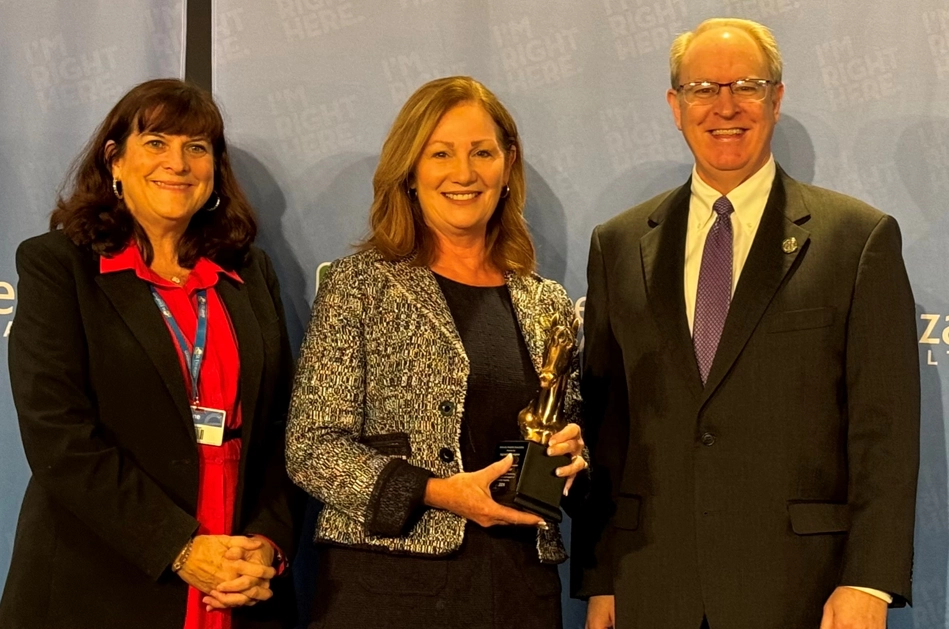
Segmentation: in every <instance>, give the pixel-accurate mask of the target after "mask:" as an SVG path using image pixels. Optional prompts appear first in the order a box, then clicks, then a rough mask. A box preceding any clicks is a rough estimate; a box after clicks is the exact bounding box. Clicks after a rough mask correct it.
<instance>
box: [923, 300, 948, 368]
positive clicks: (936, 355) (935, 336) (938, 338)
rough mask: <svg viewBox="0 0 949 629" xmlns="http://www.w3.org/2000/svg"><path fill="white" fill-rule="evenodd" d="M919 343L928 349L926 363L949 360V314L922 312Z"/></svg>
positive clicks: (931, 363) (933, 364) (935, 363)
mask: <svg viewBox="0 0 949 629" xmlns="http://www.w3.org/2000/svg"><path fill="white" fill-rule="evenodd" d="M919 319H920V321H921V325H920V328H921V329H922V332H921V333H920V336H919V344H920V345H923V346H924V349H926V365H929V366H935V365H939V363H940V362H949V315H941V314H926V313H923V314H920V315H919Z"/></svg>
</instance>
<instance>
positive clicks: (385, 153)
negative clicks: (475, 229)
mask: <svg viewBox="0 0 949 629" xmlns="http://www.w3.org/2000/svg"><path fill="white" fill-rule="evenodd" d="M465 103H477V104H479V105H481V106H482V107H484V110H485V111H486V112H487V113H488V115H489V116H491V118H492V119H493V120H494V123H495V125H496V126H497V129H498V143H499V144H500V145H501V148H502V150H503V151H504V153H505V159H506V160H511V159H513V160H514V161H513V164H512V165H511V174H510V179H509V181H508V187H509V188H510V193H509V194H508V195H507V196H506V197H505V198H502V199H500V200H499V201H498V205H497V207H496V208H495V210H494V214H492V215H491V218H490V219H489V221H488V226H487V233H486V236H485V244H486V247H487V252H488V257H489V259H490V260H491V262H492V263H493V264H494V265H495V266H496V267H497V268H498V269H499V270H501V271H505V272H506V271H510V272H513V273H516V274H518V275H527V274H529V273H531V272H532V271H533V270H534V268H535V267H536V258H535V255H534V244H533V242H532V241H531V237H530V232H528V230H527V222H526V221H525V220H524V202H525V199H526V196H527V192H526V186H525V181H524V165H523V155H524V153H523V151H522V150H521V141H520V137H519V136H518V133H517V125H516V124H514V118H512V117H511V114H510V113H509V112H508V110H507V109H505V107H504V105H502V104H501V102H500V101H499V100H498V98H497V96H495V95H494V94H493V93H492V92H491V90H489V89H488V88H486V87H485V86H484V85H482V84H481V83H479V82H478V81H476V80H475V79H473V78H471V77H468V76H450V77H445V78H441V79H435V80H434V81H429V82H428V83H426V84H425V85H423V86H421V87H420V88H418V89H417V90H416V91H415V93H414V94H412V95H411V96H410V97H409V99H408V100H407V101H406V103H405V105H403V106H402V109H401V111H399V114H398V116H396V118H395V121H394V122H393V123H392V128H391V129H390V130H389V135H388V136H387V137H386V140H385V143H384V144H383V145H382V154H381V155H380V157H379V165H378V166H377V167H376V173H375V176H374V177H373V179H372V187H373V201H372V206H371V208H370V210H369V225H370V230H369V235H368V237H367V238H366V239H365V240H364V241H363V242H362V243H361V244H360V245H359V247H360V248H361V249H370V248H375V249H377V250H378V251H379V252H380V253H381V254H382V255H383V257H384V258H386V259H387V260H390V261H393V260H400V259H403V258H409V257H412V264H415V265H418V266H428V265H429V264H431V263H432V262H433V261H434V258H435V253H436V241H435V236H434V235H433V234H432V232H431V230H430V229H429V227H428V226H427V225H426V224H425V220H424V218H423V216H422V208H421V207H420V206H419V202H418V199H417V198H415V197H410V196H409V187H410V185H411V184H412V181H413V177H414V172H415V166H416V164H417V163H418V160H419V158H420V157H421V155H422V150H423V149H424V148H425V144H426V142H428V138H429V137H430V136H431V135H432V132H433V131H434V130H435V127H436V126H438V122H439V120H441V118H442V116H444V115H445V113H446V112H448V110H450V109H452V108H453V107H455V106H457V105H461V104H465Z"/></svg>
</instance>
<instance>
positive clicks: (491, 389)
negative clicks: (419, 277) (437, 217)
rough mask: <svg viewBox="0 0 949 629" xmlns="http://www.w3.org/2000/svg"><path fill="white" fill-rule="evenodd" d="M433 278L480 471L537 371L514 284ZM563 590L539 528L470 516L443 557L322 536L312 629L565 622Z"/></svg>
mask: <svg viewBox="0 0 949 629" xmlns="http://www.w3.org/2000/svg"><path fill="white" fill-rule="evenodd" d="M435 277H436V279H437V280H438V284H439V286H440V287H441V289H442V292H443V293H444V295H445V300H446V301H447V303H448V308H449V310H450V311H451V314H452V317H453V319H454V321H455V326H456V328H457V329H458V333H459V335H460V336H461V341H462V344H463V345H464V348H465V353H466V354H467V356H468V361H469V364H470V371H469V376H468V390H467V393H466V396H465V413H464V416H463V418H462V442H461V453H462V462H463V464H464V469H465V471H476V470H479V469H481V468H483V467H485V466H486V465H489V464H491V463H493V462H494V461H495V460H496V458H495V450H496V445H497V442H498V441H502V440H505V439H518V438H519V432H518V428H517V414H518V412H519V411H520V410H521V409H522V408H524V407H525V406H526V405H527V403H528V402H529V401H530V400H531V398H532V397H533V395H534V394H535V393H536V391H537V387H538V381H537V373H536V372H535V370H534V367H533V364H532V363H531V359H530V354H529V353H528V351H527V347H526V346H525V345H524V339H523V338H522V336H521V332H520V328H519V326H518V323H517V319H516V315H515V313H514V307H513V305H512V304H511V296H510V294H509V292H508V290H507V287H506V286H498V287H476V286H468V285H466V284H460V283H458V282H454V281H452V280H449V279H447V278H444V277H441V276H438V275H436V276H435ZM560 589H561V587H560V577H559V575H558V572H557V566H553V565H545V564H541V563H540V560H539V559H538V558H537V547H536V531H535V530H534V529H533V528H531V527H515V526H494V527H488V528H482V527H481V526H478V525H477V524H475V523H473V522H468V524H467V526H466V528H465V539H464V542H463V543H462V546H461V548H460V549H459V550H458V551H457V552H455V553H453V554H451V555H449V556H448V557H442V558H428V557H420V556H412V555H395V554H390V553H385V552H377V551H369V550H360V549H355V548H348V547H342V546H328V545H321V546H320V549H319V559H318V573H317V589H316V593H315V600H314V601H313V606H312V622H311V624H310V629H342V628H344V627H345V628H347V629H349V628H353V627H358V628H359V629H436V628H437V629H443V628H450V629H502V628H503V629H508V628H510V627H518V628H519V629H561V627H562V619H561V610H560Z"/></svg>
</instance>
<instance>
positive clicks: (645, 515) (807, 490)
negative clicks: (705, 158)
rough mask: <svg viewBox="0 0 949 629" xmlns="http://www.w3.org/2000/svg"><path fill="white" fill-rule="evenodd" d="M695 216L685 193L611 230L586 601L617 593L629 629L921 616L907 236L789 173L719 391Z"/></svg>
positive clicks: (604, 242) (595, 342) (591, 301)
mask: <svg viewBox="0 0 949 629" xmlns="http://www.w3.org/2000/svg"><path fill="white" fill-rule="evenodd" d="M689 197H690V183H686V185H685V186H683V187H681V188H678V189H675V190H672V191H670V192H667V193H665V194H662V195H660V196H658V197H656V198H654V199H652V200H650V201H647V202H646V203H643V204H642V205H639V206H637V207H635V208H633V209H631V210H629V211H627V212H625V213H623V214H621V215H619V216H617V217H616V218H614V219H612V220H611V221H609V222H607V223H605V224H603V225H601V226H599V227H598V228H597V229H596V230H595V231H594V233H593V240H592V245H591V250H590V261H589V268H588V281H589V288H588V293H587V302H586V310H585V339H586V340H585V343H586V348H585V365H584V379H583V398H584V400H585V404H586V411H587V414H586V415H585V419H586V421H587V423H588V426H589V427H590V428H589V429H588V440H590V441H592V446H591V447H592V454H593V460H594V469H593V471H592V477H593V478H594V479H597V480H598V486H597V487H596V488H595V491H594V499H593V501H594V502H593V503H592V504H591V507H590V510H589V515H588V517H586V518H585V519H583V520H582V521H580V522H575V524H574V526H575V528H574V534H573V536H574V539H575V540H577V542H578V544H577V545H576V546H575V548H574V562H575V564H576V572H575V576H576V580H575V582H574V586H575V592H576V593H577V594H579V595H585V596H589V595H593V594H606V593H615V595H616V614H617V626H618V627H620V628H621V629H628V628H630V627H644V628H648V629H664V628H669V629H691V628H693V627H695V628H697V627H698V626H699V624H700V622H701V620H702V615H703V614H706V615H707V616H708V619H709V621H710V623H711V626H712V627H727V628H728V629H745V628H747V629H765V628H769V629H770V628H777V627H780V628H784V627H786V628H788V629H791V628H794V629H799V628H801V627H817V625H818V624H820V618H821V608H822V606H823V603H824V602H825V600H826V599H827V597H828V596H829V595H830V594H831V592H832V591H833V590H834V588H835V587H836V586H837V585H857V586H864V587H870V588H876V589H879V590H883V591H886V592H890V593H892V594H893V595H894V597H895V603H896V604H898V605H899V604H903V603H905V602H907V601H909V599H910V578H911V577H910V575H911V570H912V556H913V523H914V507H915V494H916V475H917V467H918V456H919V443H918V442H919V365H918V358H917V351H916V336H915V311H914V305H915V304H914V300H913V295H912V292H911V290H910V285H909V281H908V279H907V276H906V271H905V269H904V265H903V260H902V256H901V252H900V233H899V228H898V227H897V224H896V221H895V220H893V219H892V218H891V217H889V216H886V215H885V214H883V213H881V212H879V211H877V210H875V209H873V208H871V207H869V206H867V205H866V204H864V203H861V202H860V201H857V200H855V199H852V198H849V197H846V196H843V195H841V194H837V193H834V192H830V191H828V190H823V189H820V188H816V187H813V186H809V185H804V184H801V183H798V182H796V181H794V180H793V179H791V178H790V177H788V176H787V175H785V174H784V173H783V172H782V171H780V169H779V171H778V175H777V176H776V179H775V182H774V186H773V188H772V192H771V196H770V198H769V199H768V203H767V207H766V208H765V211H764V215H763V217H762V220H761V224H760V226H759V228H758V232H757V235H756V236H755V240H754V243H753V245H752V248H751V251H750V254H749V257H748V260H747V262H746V263H745V265H744V267H743V270H742V273H741V276H740V279H739V282H738V285H737V287H736V289H735V294H734V296H733V299H732V302H731V307H730V310H729V314H728V319H727V321H726V323H725V329H724V331H723V334H722V338H721V341H720V344H719V347H718V351H717V354H716V356H715V362H714V364H713V366H712V369H711V373H710V374H709V379H708V382H707V384H706V386H705V387H704V388H703V387H702V384H701V380H700V378H699V372H698V367H697V364H696V360H695V357H694V353H693V349H692V342H691V338H690V333H689V329H688V323H687V319H686V313H685V306H684V297H683V293H684V289H683V265H684V249H685V234H686V220H687V216H688V212H689ZM790 238H793V239H795V241H796V247H792V246H787V247H785V246H784V245H785V243H786V241H787V239H790ZM788 245H790V243H788Z"/></svg>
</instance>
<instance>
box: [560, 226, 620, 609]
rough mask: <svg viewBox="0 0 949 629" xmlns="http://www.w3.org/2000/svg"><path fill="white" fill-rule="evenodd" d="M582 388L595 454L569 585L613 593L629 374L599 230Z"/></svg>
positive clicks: (587, 435) (577, 591) (580, 592)
mask: <svg viewBox="0 0 949 629" xmlns="http://www.w3.org/2000/svg"><path fill="white" fill-rule="evenodd" d="M581 392H582V395H583V416H584V420H585V423H584V439H585V441H586V443H587V446H588V448H589V449H590V457H591V461H590V463H591V465H590V474H589V479H590V487H589V490H588V491H587V492H586V495H585V503H584V504H583V506H582V508H579V509H576V516H575V517H574V519H573V529H572V535H571V541H572V543H571V546H572V559H571V566H570V569H571V584H570V585H571V587H570V589H571V595H572V596H574V597H577V598H588V597H590V596H598V595H606V594H612V593H613V574H612V565H613V544H612V538H613V534H612V532H613V527H612V524H611V522H612V517H613V514H614V513H615V511H616V505H615V493H616V487H618V485H619V482H618V479H619V478H620V477H621V475H622V471H623V465H624V463H625V454H626V453H625V448H626V445H627V443H628V438H627V437H626V436H625V434H626V433H625V432H624V431H625V430H626V428H627V424H628V421H629V419H628V418H629V414H628V412H627V410H626V405H627V395H626V377H625V373H624V372H623V366H622V360H621V356H620V352H619V347H618V345H617V343H616V339H615V338H614V337H613V333H612V328H611V324H610V320H609V294H608V290H607V280H606V268H605V265H604V260H603V254H602V251H601V248H600V241H599V236H598V231H596V230H595V231H594V232H593V237H592V242H591V244H590V258H589V262H588V265H587V298H586V303H585V306H584V317H583V366H582V377H581Z"/></svg>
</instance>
